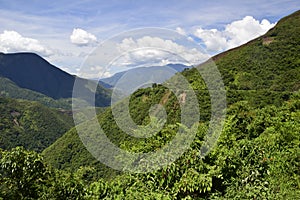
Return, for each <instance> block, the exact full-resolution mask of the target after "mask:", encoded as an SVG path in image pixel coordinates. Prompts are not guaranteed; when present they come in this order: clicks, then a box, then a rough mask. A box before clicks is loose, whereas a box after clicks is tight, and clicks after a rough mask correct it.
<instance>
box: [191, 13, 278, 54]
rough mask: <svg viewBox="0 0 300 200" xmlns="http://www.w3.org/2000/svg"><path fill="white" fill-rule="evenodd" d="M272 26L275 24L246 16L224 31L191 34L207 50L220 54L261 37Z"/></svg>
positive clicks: (199, 31) (208, 30)
mask: <svg viewBox="0 0 300 200" xmlns="http://www.w3.org/2000/svg"><path fill="white" fill-rule="evenodd" d="M274 26H275V23H274V24H272V23H270V22H269V21H268V20H266V19H264V20H262V21H261V22H260V21H259V20H256V19H254V18H253V17H252V16H246V17H244V18H243V19H242V20H238V21H233V22H232V23H230V24H228V25H226V27H225V29H224V30H221V31H220V30H217V29H202V28H198V29H196V30H195V31H194V33H193V34H194V36H196V37H198V38H200V39H201V40H202V41H203V42H204V44H205V46H206V47H207V50H209V51H217V52H220V51H224V50H227V49H230V48H234V47H237V46H239V45H242V44H244V43H246V42H248V41H250V40H252V39H254V38H256V37H258V36H260V35H263V34H265V33H266V32H267V31H268V30H269V29H270V28H272V27H274Z"/></svg>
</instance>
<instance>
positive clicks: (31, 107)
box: [0, 97, 74, 152]
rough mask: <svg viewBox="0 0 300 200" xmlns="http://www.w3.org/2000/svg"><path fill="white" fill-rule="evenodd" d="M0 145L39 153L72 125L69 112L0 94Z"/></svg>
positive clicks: (3, 147) (0, 146)
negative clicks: (21, 147) (19, 147)
mask: <svg viewBox="0 0 300 200" xmlns="http://www.w3.org/2000/svg"><path fill="white" fill-rule="evenodd" d="M0 113H1V121H0V130H1V131H0V148H2V149H6V150H9V149H11V148H14V147H17V146H23V147H25V148H26V149H29V150H34V151H37V152H41V151H42V150H44V149H45V148H46V147H48V146H49V145H51V144H52V143H53V142H55V141H56V140H57V139H58V138H59V137H60V136H62V135H63V134H64V133H65V132H66V131H68V130H69V129H70V128H71V127H72V126H74V123H73V119H72V115H70V113H64V112H63V111H59V110H55V109H50V108H48V107H45V106H43V105H41V104H39V103H36V102H31V101H25V100H15V99H10V98H3V97H0Z"/></svg>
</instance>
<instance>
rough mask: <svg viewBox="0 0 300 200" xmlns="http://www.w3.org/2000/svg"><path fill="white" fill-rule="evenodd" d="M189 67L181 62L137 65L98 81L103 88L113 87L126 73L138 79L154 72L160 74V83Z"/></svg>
mask: <svg viewBox="0 0 300 200" xmlns="http://www.w3.org/2000/svg"><path fill="white" fill-rule="evenodd" d="M187 68H191V67H190V66H186V65H183V64H168V65H166V66H151V67H139V68H134V69H130V70H127V71H122V72H118V73H116V74H114V75H113V76H111V77H108V78H103V79H100V81H99V83H100V84H101V85H102V86H103V87H105V88H113V87H114V86H115V85H116V84H117V82H118V81H119V80H120V79H121V78H122V76H123V75H124V74H125V73H126V74H127V76H130V78H132V79H138V78H139V77H143V76H145V74H155V75H160V76H161V77H159V78H158V80H159V81H160V83H162V82H164V81H166V80H168V79H169V78H171V76H173V75H174V74H175V73H176V72H181V71H183V70H184V69H187Z"/></svg>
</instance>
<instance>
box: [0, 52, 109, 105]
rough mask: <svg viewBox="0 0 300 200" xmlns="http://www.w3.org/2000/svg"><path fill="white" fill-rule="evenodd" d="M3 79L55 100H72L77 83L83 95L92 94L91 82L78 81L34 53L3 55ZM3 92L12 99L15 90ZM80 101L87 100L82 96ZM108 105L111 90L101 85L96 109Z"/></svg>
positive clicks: (0, 58)
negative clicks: (89, 85)
mask: <svg viewBox="0 0 300 200" xmlns="http://www.w3.org/2000/svg"><path fill="white" fill-rule="evenodd" d="M0 77H2V78H7V79H9V80H10V81H11V82H13V83H15V85H16V86H18V87H19V88H24V89H28V90H31V91H34V92H37V93H40V94H43V95H45V96H47V97H50V98H52V99H55V100H58V99H67V98H71V97H72V94H73V86H74V82H75V80H76V82H77V83H78V84H77V86H78V89H79V90H80V91H81V93H82V94H83V93H85V94H90V93H92V91H91V90H90V89H89V88H88V84H90V83H91V82H92V81H90V80H87V79H82V78H77V79H76V76H74V75H71V74H68V73H66V72H64V71H62V70H60V69H59V68H57V67H55V66H54V65H52V64H50V63H49V62H47V61H46V60H44V59H43V58H41V57H40V56H38V55H36V54H34V53H13V54H4V53H0ZM2 80H3V79H2ZM0 92H1V93H7V94H8V96H10V95H9V93H12V92H13V91H5V90H3V88H2V90H1V91H0ZM27 94H28V93H27ZM87 96H88V95H87ZM78 98H80V99H83V100H85V97H83V96H79V97H78ZM24 99H28V97H24ZM29 99H30V98H29ZM87 101H88V100H87ZM109 104H110V91H109V90H107V89H104V88H103V87H101V86H100V85H99V86H98V88H97V92H96V106H108V105H109Z"/></svg>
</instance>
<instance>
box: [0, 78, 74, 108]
mask: <svg viewBox="0 0 300 200" xmlns="http://www.w3.org/2000/svg"><path fill="white" fill-rule="evenodd" d="M0 96H1V97H9V98H14V99H23V100H29V101H36V102H39V103H41V104H43V105H45V106H47V107H52V108H62V109H67V110H70V109H71V108H72V104H71V103H72V100H71V99H57V100H55V99H53V98H51V97H48V96H46V95H43V94H41V93H38V92H34V91H32V90H29V89H25V88H20V87H19V86H17V85H16V84H15V83H14V82H12V81H11V80H9V79H8V78H4V77H0Z"/></svg>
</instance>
